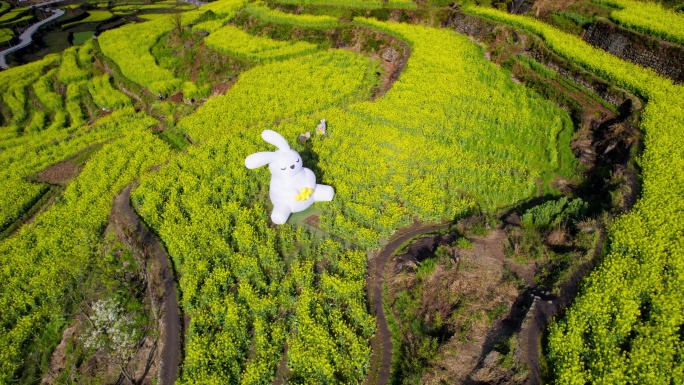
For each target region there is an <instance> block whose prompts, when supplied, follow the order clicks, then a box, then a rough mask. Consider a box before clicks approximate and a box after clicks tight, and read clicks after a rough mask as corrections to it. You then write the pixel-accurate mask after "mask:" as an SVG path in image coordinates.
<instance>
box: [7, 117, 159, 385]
mask: <svg viewBox="0 0 684 385" xmlns="http://www.w3.org/2000/svg"><path fill="white" fill-rule="evenodd" d="M112 115H115V117H113V118H105V119H107V124H109V125H111V126H112V127H111V128H110V130H114V131H116V132H117V133H119V134H120V135H122V136H124V137H123V138H122V139H119V140H116V141H113V142H111V143H109V144H105V145H104V146H103V147H102V149H101V150H99V151H98V152H97V153H96V154H95V155H94V156H93V157H92V158H91V159H90V160H89V161H88V163H87V164H86V165H85V166H84V168H83V171H82V172H81V173H80V175H79V176H78V177H77V179H76V180H75V181H74V182H73V183H71V184H69V186H68V187H67V188H66V190H65V191H64V194H63V197H62V198H61V199H60V200H59V201H58V202H56V203H55V204H54V205H53V206H52V207H51V209H50V210H48V211H46V212H45V213H42V214H39V215H38V216H37V217H36V218H35V220H34V221H33V222H32V223H31V224H28V225H25V226H23V227H22V228H21V229H20V230H19V231H18V232H17V233H16V234H14V235H13V236H12V237H10V238H8V239H6V240H3V241H2V242H1V243H0V279H2V282H3V286H2V287H3V290H2V291H1V292H0V309H2V311H1V312H0V323H1V324H2V325H3V332H2V333H1V334H0V346H1V347H2V349H0V382H2V383H10V382H12V381H13V379H14V378H15V377H14V376H15V372H16V370H17V369H18V368H19V367H20V365H21V363H22V358H23V357H24V356H25V355H26V354H27V352H28V351H30V349H31V348H32V346H34V345H33V344H34V343H38V341H40V342H42V343H47V344H48V345H52V344H56V343H57V342H59V339H60V338H61V333H60V332H59V330H60V329H61V327H62V326H63V325H64V317H66V316H68V312H69V311H70V306H73V305H70V304H69V301H68V300H65V297H66V298H69V296H68V293H69V292H70V291H71V290H73V287H74V285H76V284H77V283H78V282H80V281H82V279H83V277H84V276H85V275H86V274H87V273H88V266H89V264H90V263H89V261H90V260H92V259H93V258H101V257H102V253H103V252H104V251H103V250H101V246H100V245H101V243H102V237H103V234H102V229H103V228H104V226H105V225H106V223H107V218H108V215H109V212H110V209H111V205H112V201H113V198H114V195H115V194H116V193H117V192H118V191H119V190H120V189H121V188H122V187H123V186H125V185H126V184H127V183H129V182H131V181H132V180H133V179H135V178H138V177H139V175H140V174H141V173H143V172H145V170H147V169H149V168H150V167H151V166H153V165H156V164H159V163H162V162H163V161H164V160H166V159H168V157H169V155H170V149H169V148H168V147H167V146H166V145H165V144H164V143H163V142H162V141H161V140H159V139H158V138H157V137H156V136H155V135H154V134H152V133H151V132H150V131H149V129H148V127H149V126H150V125H151V124H154V123H155V120H154V119H151V118H150V117H148V116H145V115H143V114H136V113H135V112H134V111H133V110H132V109H131V110H126V111H123V112H122V113H115V114H112ZM55 330H57V332H55ZM46 339H47V340H48V341H49V343H48V341H46ZM53 346H54V345H53Z"/></svg>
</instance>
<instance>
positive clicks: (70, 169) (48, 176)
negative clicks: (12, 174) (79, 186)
mask: <svg viewBox="0 0 684 385" xmlns="http://www.w3.org/2000/svg"><path fill="white" fill-rule="evenodd" d="M80 171H81V168H80V167H79V166H78V165H77V164H76V163H74V162H73V161H72V160H70V159H67V160H65V161H62V162H59V163H55V164H53V165H52V166H50V167H48V168H46V169H44V170H43V171H41V172H39V173H38V174H36V181H37V182H42V183H49V184H55V185H59V186H65V185H66V184H67V183H68V182H69V181H71V180H72V179H74V178H75V177H76V176H77V175H78V173H79V172H80Z"/></svg>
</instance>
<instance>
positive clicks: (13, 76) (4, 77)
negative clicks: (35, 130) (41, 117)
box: [0, 55, 59, 129]
mask: <svg viewBox="0 0 684 385" xmlns="http://www.w3.org/2000/svg"><path fill="white" fill-rule="evenodd" d="M58 60H59V55H49V56H46V57H45V58H44V59H43V60H38V61H35V62H33V63H30V64H27V65H23V66H19V67H14V68H10V69H8V70H6V71H2V72H0V92H2V101H3V103H4V105H5V107H6V108H7V110H8V114H9V115H8V116H7V117H6V119H5V121H7V122H9V123H10V124H11V125H16V124H18V123H20V122H21V121H23V120H24V119H25V118H26V116H28V113H29V111H27V109H26V108H27V105H26V89H27V87H28V86H29V85H30V84H32V83H33V82H35V81H36V80H38V78H39V77H40V76H41V73H42V71H43V69H45V68H46V67H48V66H50V65H53V64H54V63H55V62H57V61H58ZM14 129H16V127H15V128H14Z"/></svg>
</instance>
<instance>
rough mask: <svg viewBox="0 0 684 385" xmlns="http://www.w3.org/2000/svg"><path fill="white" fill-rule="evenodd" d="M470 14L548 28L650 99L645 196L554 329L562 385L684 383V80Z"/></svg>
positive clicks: (574, 53) (645, 122)
mask: <svg viewBox="0 0 684 385" xmlns="http://www.w3.org/2000/svg"><path fill="white" fill-rule="evenodd" d="M468 12H472V13H474V14H477V15H481V16H485V17H488V18H491V19H494V20H498V21H502V22H506V23H509V24H512V25H515V26H517V27H520V28H523V29H526V30H528V31H531V32H534V33H537V34H539V35H540V36H541V37H542V38H543V39H544V40H545V41H546V43H547V44H548V45H549V47H550V48H551V49H553V50H554V51H556V52H557V53H558V54H560V55H561V56H563V57H565V58H568V59H571V60H573V61H575V62H576V63H578V64H580V65H583V66H585V67H586V68H587V69H589V70H592V71H594V72H596V73H597V74H600V75H602V76H604V77H606V78H607V79H609V80H611V81H613V82H615V83H617V84H620V85H621V86H623V87H625V88H627V89H629V90H631V91H633V92H635V93H637V94H640V95H643V96H645V97H647V98H648V103H647V105H646V107H645V108H644V112H643V115H642V122H641V129H642V130H643V132H644V147H645V148H644V152H643V154H642V156H641V159H640V162H639V165H640V166H641V169H642V173H641V175H642V178H643V187H642V193H641V196H640V198H639V200H638V201H637V203H636V205H635V206H634V208H633V209H632V211H630V212H629V213H628V214H625V215H623V216H621V217H620V218H618V219H617V220H616V221H615V223H614V224H613V225H612V226H611V228H610V229H609V248H608V253H607V255H606V256H605V257H604V259H603V261H602V262H601V264H600V265H599V266H598V267H597V269H596V270H595V271H594V272H592V273H591V274H590V275H589V276H588V277H587V279H586V281H585V283H584V285H583V287H582V290H581V293H580V295H579V297H578V298H577V299H576V300H575V302H574V304H573V305H572V306H571V307H570V308H569V309H568V311H567V314H566V316H565V317H563V318H562V319H561V320H559V321H558V322H556V323H554V324H553V325H552V327H551V333H550V336H549V359H550V360H551V363H552V364H553V370H554V372H555V376H556V378H557V382H556V383H559V384H585V383H613V384H626V383H638V384H664V383H681V382H683V381H684V361H682V359H681V357H682V356H683V355H684V345H682V342H681V325H682V324H683V323H684V306H683V305H684V303H683V302H682V298H684V292H683V291H682V290H684V259H683V258H682V256H684V237H682V236H681V234H683V233H684V218H682V216H681V215H679V213H681V212H682V210H684V147H683V146H681V140H680V138H681V136H682V132H684V87H682V86H678V85H673V84H672V82H671V81H670V80H669V79H664V78H662V77H660V76H658V75H657V74H655V73H654V72H653V71H651V70H648V69H644V68H641V67H639V66H636V65H634V64H631V63H627V62H624V61H622V60H620V59H618V58H616V57H614V56H612V55H609V54H607V53H605V52H604V51H601V50H598V49H596V48H593V47H591V46H589V45H588V44H586V43H584V42H583V41H582V40H581V39H579V38H577V37H575V36H571V35H568V34H565V33H563V32H561V31H558V30H556V29H554V28H552V27H550V26H548V25H546V24H544V23H541V22H539V21H537V20H534V19H531V18H526V17H520V16H513V15H508V14H505V13H503V12H497V11H493V10H489V9H483V8H472V9H469V10H468Z"/></svg>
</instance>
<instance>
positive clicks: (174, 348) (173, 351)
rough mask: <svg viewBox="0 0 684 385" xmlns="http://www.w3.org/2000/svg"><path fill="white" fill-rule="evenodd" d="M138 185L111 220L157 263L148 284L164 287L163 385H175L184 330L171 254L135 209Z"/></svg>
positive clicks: (124, 194)
mask: <svg viewBox="0 0 684 385" xmlns="http://www.w3.org/2000/svg"><path fill="white" fill-rule="evenodd" d="M136 183H137V182H132V183H130V184H129V185H128V186H126V187H125V188H124V189H123V190H122V191H121V193H120V194H119V195H117V196H116V198H115V199H114V206H113V207H112V212H111V215H110V218H111V222H112V224H113V225H114V226H115V229H116V232H117V234H118V235H119V238H120V239H121V240H122V241H125V242H126V243H127V244H128V245H129V246H131V247H133V248H134V249H137V250H138V251H140V252H141V253H144V256H145V257H146V258H149V259H150V261H152V263H153V264H156V268H155V267H153V268H151V269H149V271H151V272H152V274H151V275H152V276H151V277H150V278H149V279H148V281H149V283H148V285H153V286H152V288H151V289H152V290H153V292H154V291H155V289H157V287H155V285H158V286H159V287H161V289H162V291H163V294H162V304H161V307H160V309H159V313H160V314H161V317H160V319H159V328H160V332H161V337H160V339H161V341H162V343H161V345H162V346H161V353H160V366H161V369H160V370H159V384H161V385H171V384H173V383H175V381H176V378H177V375H178V368H179V365H180V354H181V340H182V338H181V337H182V327H181V315H180V308H179V305H178V296H177V294H176V286H175V279H174V275H173V270H172V269H171V266H170V263H169V256H168V254H167V253H166V251H165V250H164V248H163V247H162V245H161V244H160V243H159V241H158V240H157V238H156V237H155V236H154V235H153V234H152V233H151V232H150V231H149V230H148V229H147V227H146V226H145V225H144V224H143V223H142V222H141V221H140V219H139V218H138V216H137V215H136V213H135V211H134V210H133V208H132V207H131V203H130V196H131V189H132V188H133V187H134V185H135V184H136Z"/></svg>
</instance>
